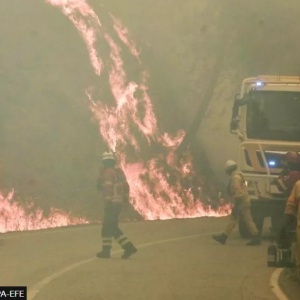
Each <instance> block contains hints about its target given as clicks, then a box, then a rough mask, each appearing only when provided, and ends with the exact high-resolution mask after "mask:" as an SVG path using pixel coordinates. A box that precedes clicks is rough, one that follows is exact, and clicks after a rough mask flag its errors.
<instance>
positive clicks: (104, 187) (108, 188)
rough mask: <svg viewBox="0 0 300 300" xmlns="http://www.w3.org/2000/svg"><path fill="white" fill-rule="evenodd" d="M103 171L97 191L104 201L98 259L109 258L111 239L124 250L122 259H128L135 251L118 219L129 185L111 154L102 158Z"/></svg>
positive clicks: (106, 154) (125, 200)
mask: <svg viewBox="0 0 300 300" xmlns="http://www.w3.org/2000/svg"><path fill="white" fill-rule="evenodd" d="M102 163H103V170H102V171H101V173H100V176H99V178H98V190H99V191H100V192H101V194H102V198H103V201H104V220H103V224H102V251H101V252H100V253H98V254H97V257H98V258H110V251H111V246H112V238H114V239H115V240H116V241H117V242H118V243H119V245H120V246H121V247H122V248H123V249H124V250H125V251H124V254H123V256H122V258H124V259H126V258H129V257H130V256H131V255H132V254H134V253H135V252H136V251H137V249H136V248H135V247H134V245H133V244H132V242H131V241H130V240H129V239H128V238H127V236H126V235H125V234H124V233H123V232H122V230H121V229H120V228H119V225H118V217H119V214H120V213H121V211H122V208H123V205H124V204H125V203H128V202H129V185H128V183H127V180H126V177H125V174H124V172H123V171H122V169H120V168H118V167H116V157H115V155H114V153H112V152H104V153H103V156H102Z"/></svg>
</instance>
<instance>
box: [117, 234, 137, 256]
mask: <svg viewBox="0 0 300 300" xmlns="http://www.w3.org/2000/svg"><path fill="white" fill-rule="evenodd" d="M116 241H117V242H118V243H119V245H120V246H121V247H122V248H123V249H124V250H125V251H124V254H123V255H122V258H123V259H127V258H129V257H130V256H131V255H133V254H134V253H135V252H137V249H136V248H135V247H134V246H133V244H132V242H131V241H130V240H129V239H128V238H127V236H126V235H125V234H122V235H121V236H119V237H117V238H116Z"/></svg>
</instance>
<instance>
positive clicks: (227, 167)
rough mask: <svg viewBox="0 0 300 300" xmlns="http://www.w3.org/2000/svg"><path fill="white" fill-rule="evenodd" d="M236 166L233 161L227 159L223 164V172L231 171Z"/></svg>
mask: <svg viewBox="0 0 300 300" xmlns="http://www.w3.org/2000/svg"><path fill="white" fill-rule="evenodd" d="M236 166H237V163H236V162H235V161H234V160H232V159H229V160H227V161H226V163H225V170H230V169H233V168H234V167H236Z"/></svg>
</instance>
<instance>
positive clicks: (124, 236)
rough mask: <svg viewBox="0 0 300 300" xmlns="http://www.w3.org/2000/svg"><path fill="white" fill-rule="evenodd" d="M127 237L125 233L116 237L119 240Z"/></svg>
mask: <svg viewBox="0 0 300 300" xmlns="http://www.w3.org/2000/svg"><path fill="white" fill-rule="evenodd" d="M125 238H127V237H126V235H125V234H122V235H121V236H119V237H118V238H116V241H117V242H119V241H120V240H122V239H125Z"/></svg>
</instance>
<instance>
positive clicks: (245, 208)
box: [223, 202, 258, 236]
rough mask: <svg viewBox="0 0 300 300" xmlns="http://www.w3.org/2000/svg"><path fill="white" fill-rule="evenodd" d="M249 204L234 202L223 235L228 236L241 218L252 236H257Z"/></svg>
mask: <svg viewBox="0 0 300 300" xmlns="http://www.w3.org/2000/svg"><path fill="white" fill-rule="evenodd" d="M250 208H251V205H250V202H246V203H245V202H236V203H235V204H234V206H233V209H232V212H231V215H230V219H229V223H228V224H227V226H226V228H225V230H224V232H223V233H224V234H226V235H227V236H228V235H230V233H231V232H232V230H233V229H234V227H235V226H236V224H237V223H238V221H239V219H240V218H243V219H244V221H245V223H246V225H247V227H248V229H249V231H250V233H251V234H252V236H255V235H258V230H257V227H256V225H255V223H254V222H253V220H252V216H251V209H250Z"/></svg>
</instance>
